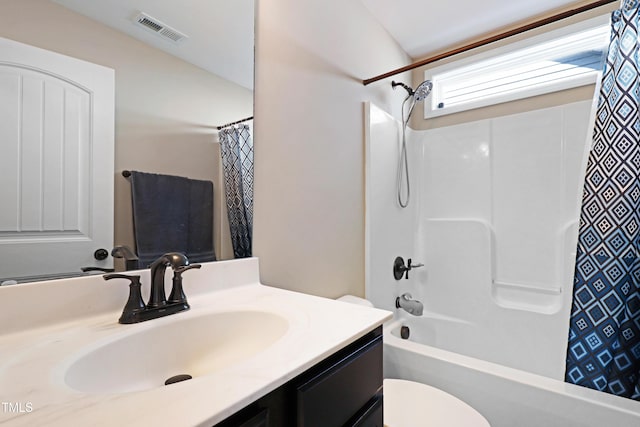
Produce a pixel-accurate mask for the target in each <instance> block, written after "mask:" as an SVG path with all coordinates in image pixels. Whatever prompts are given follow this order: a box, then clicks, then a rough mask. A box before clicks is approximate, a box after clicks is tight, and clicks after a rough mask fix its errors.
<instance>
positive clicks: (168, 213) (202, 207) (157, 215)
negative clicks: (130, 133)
mask: <svg viewBox="0 0 640 427" xmlns="http://www.w3.org/2000/svg"><path fill="white" fill-rule="evenodd" d="M130 179H131V200H132V202H133V228H134V234H135V241H136V251H137V253H138V258H139V261H138V263H139V268H147V267H149V264H151V263H152V262H153V261H155V260H156V259H157V258H158V257H159V256H161V255H162V254H164V253H167V252H181V253H183V254H185V255H186V256H187V258H189V261H190V262H206V261H215V260H216V256H215V252H214V250H213V183H212V182H211V181H200V180H195V179H189V178H184V177H181V176H173V175H159V174H153V173H144V172H137V171H131V178H130Z"/></svg>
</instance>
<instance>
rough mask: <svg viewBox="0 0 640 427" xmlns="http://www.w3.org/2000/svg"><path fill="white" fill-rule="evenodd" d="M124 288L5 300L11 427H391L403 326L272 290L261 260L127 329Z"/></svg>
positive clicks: (189, 279) (91, 287)
mask: <svg viewBox="0 0 640 427" xmlns="http://www.w3.org/2000/svg"><path fill="white" fill-rule="evenodd" d="M167 273H168V274H167V277H168V278H169V280H166V282H169V283H170V276H169V272H167ZM139 274H141V276H142V283H143V295H144V296H145V298H146V295H148V289H146V287H148V283H149V272H148V270H146V271H141V272H139ZM113 282H117V281H114V280H112V281H109V282H105V281H104V280H103V279H102V277H101V276H94V277H83V278H77V279H69V280H59V281H51V282H42V283H34V284H25V285H18V286H8V287H3V288H0V301H2V303H1V304H2V310H0V328H1V329H0V330H1V331H2V333H1V335H0V354H1V355H2V357H1V358H0V401H2V402H7V404H6V405H5V404H4V403H3V406H2V407H0V424H1V425H3V426H4V425H7V426H33V425H48V426H65V427H66V426H73V425H78V426H81V425H104V426H113V425H134V424H135V425H137V426H145V425H149V426H151V425H172V426H207V427H213V426H216V427H228V426H242V427H260V426H278V427H287V426H306V427H312V426H322V427H331V426H334V425H335V426H336V427H338V426H343V425H349V426H359V427H360V426H379V427H382V394H381V393H382V337H381V325H382V323H383V322H384V321H385V320H388V319H389V318H391V313H389V312H386V311H382V310H377V309H372V308H368V307H361V306H356V305H353V304H348V303H343V302H339V301H333V300H329V299H325V298H319V297H314V296H310V295H305V294H300V293H295V292H290V291H286V290H282V289H278V288H273V287H268V286H264V285H261V284H260V283H259V272H258V260H257V259H255V258H252V259H244V260H234V261H223V262H215V263H206V264H203V266H202V268H201V269H199V270H194V271H190V272H189V275H188V276H187V275H186V274H185V277H184V290H185V293H186V295H187V298H188V300H189V303H190V305H191V309H190V310H189V311H184V312H180V313H177V314H174V315H170V316H166V317H163V318H159V319H154V320H150V321H146V322H142V323H137V324H133V325H122V324H119V323H118V318H119V316H120V313H121V311H122V308H123V306H124V303H125V301H126V300H127V295H128V286H127V283H126V281H122V282H121V283H113ZM25 307H28V308H29V310H28V311H29V313H28V316H27V315H25V314H24V311H25ZM178 375H190V376H192V377H193V378H192V379H189V380H186V381H181V382H177V383H173V384H169V385H164V382H165V380H167V379H169V378H172V377H175V376H178Z"/></svg>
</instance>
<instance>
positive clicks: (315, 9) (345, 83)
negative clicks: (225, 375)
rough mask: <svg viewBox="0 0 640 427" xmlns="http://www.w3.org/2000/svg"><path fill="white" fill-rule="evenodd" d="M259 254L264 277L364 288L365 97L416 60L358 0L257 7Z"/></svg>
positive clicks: (385, 94)
mask: <svg viewBox="0 0 640 427" xmlns="http://www.w3.org/2000/svg"><path fill="white" fill-rule="evenodd" d="M256 14H257V17H256V69H255V117H256V119H255V122H254V129H255V135H256V138H255V159H256V163H255V181H256V184H255V222H254V243H253V247H254V254H255V255H257V256H258V257H260V268H261V276H262V277H261V279H262V281H263V282H265V283H267V284H273V285H276V286H281V287H284V288H289V289H294V290H299V291H303V292H308V293H312V294H316V295H323V296H328V297H337V296H340V295H343V294H346V293H351V294H355V295H363V294H364V148H363V138H364V125H363V102H364V101H368V100H372V101H374V102H376V103H377V104H378V105H380V106H382V107H383V108H385V109H387V110H390V111H391V110H394V109H395V111H396V112H397V111H399V110H398V108H399V104H398V102H397V97H396V96H394V94H393V91H392V90H391V87H390V80H389V81H385V82H380V83H378V84H375V85H372V86H369V87H364V86H363V85H362V83H361V80H362V79H364V78H368V77H371V76H374V75H377V74H380V73H383V72H385V71H388V70H390V69H393V68H396V67H399V66H402V65H405V64H407V63H408V62H409V58H408V57H407V56H406V54H405V53H404V52H403V51H402V50H401V49H400V48H399V47H398V46H397V45H396V43H395V42H394V41H393V40H392V39H391V37H390V36H389V35H388V34H387V33H386V32H385V31H384V30H383V29H382V28H381V27H380V26H379V25H378V24H377V22H376V21H375V20H374V19H373V18H372V17H371V16H370V15H369V12H368V11H367V10H366V9H365V8H364V6H363V5H362V4H361V3H360V2H359V1H358V0H307V1H298V0H264V1H260V2H258V3H257V5H256Z"/></svg>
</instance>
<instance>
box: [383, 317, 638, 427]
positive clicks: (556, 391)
mask: <svg viewBox="0 0 640 427" xmlns="http://www.w3.org/2000/svg"><path fill="white" fill-rule="evenodd" d="M402 326H407V327H408V328H409V333H410V335H409V338H408V339H402V338H401V327H402ZM465 328H468V329H469V330H470V331H469V332H467V333H465V330H464V329H465ZM469 333H470V334H473V327H472V325H469V324H468V323H465V322H458V321H456V320H455V319H443V318H442V317H438V316H434V317H430V314H429V313H425V315H423V316H421V317H407V318H398V319H395V320H393V321H391V322H390V323H388V324H387V325H385V330H384V375H385V378H399V379H405V380H412V381H418V382H421V383H424V384H428V385H431V386H434V387H437V388H439V389H441V390H444V391H446V392H448V393H450V394H452V395H454V396H456V397H458V398H460V399H462V400H464V401H465V402H467V403H468V404H470V405H471V406H473V407H474V408H475V409H476V410H477V411H478V412H480V413H481V414H482V415H483V416H484V417H485V418H486V419H487V420H488V421H489V422H490V423H491V426H492V427H591V426H592V427H639V426H640V402H637V401H633V400H630V399H625V398H621V397H617V396H613V395H610V394H606V393H601V392H598V391H595V390H590V389H587V388H584V387H580V386H576V385H573V384H567V383H565V382H564V381H562V379H560V378H558V379H552V378H549V377H545V376H542V375H538V374H534V373H531V372H526V371H523V370H519V369H515V368H511V367H507V366H504V365H501V364H497V363H492V362H488V361H485V360H482V359H478V358H474V357H471V356H468V355H465V354H461V353H462V352H464V349H463V348H462V347H463V345H464V343H460V341H463V340H457V343H456V344H455V352H454V351H451V350H452V349H454V347H452V346H453V344H451V343H453V342H456V340H455V339H448V340H443V339H442V337H449V338H451V337H456V336H458V337H460V336H465V335H467V334H469ZM438 337H440V338H438ZM436 345H442V346H444V347H447V348H448V349H443V348H438V347H436ZM470 353H472V352H470Z"/></svg>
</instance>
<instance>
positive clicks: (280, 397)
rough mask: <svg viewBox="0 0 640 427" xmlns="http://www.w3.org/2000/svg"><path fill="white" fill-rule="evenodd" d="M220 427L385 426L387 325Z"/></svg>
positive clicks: (217, 426) (224, 422)
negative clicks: (384, 336) (384, 344)
mask: <svg viewBox="0 0 640 427" xmlns="http://www.w3.org/2000/svg"><path fill="white" fill-rule="evenodd" d="M215 427H383V418H382V327H378V328H377V329H375V330H374V331H372V332H370V333H368V334H367V335H365V336H364V337H362V338H360V339H359V340H357V341H356V342H354V343H352V344H350V345H348V346H346V347H345V348H343V349H342V350H339V351H338V352H336V353H334V354H333V355H332V356H329V357H328V358H327V359H325V360H323V361H322V362H320V363H318V364H317V365H315V366H313V367H312V368H310V369H308V370H307V371H305V372H304V373H302V374H300V375H298V376H297V377H296V378H294V379H292V380H291V381H289V382H287V383H286V384H284V385H282V386H281V387H279V388H278V389H276V390H274V391H272V392H271V393H269V394H267V395H266V396H264V397H262V398H261V399H259V400H257V401H256V402H254V403H252V404H251V405H249V406H247V407H246V408H244V409H243V410H241V411H239V412H238V413H236V414H234V415H232V416H231V417H229V418H227V419H226V420H225V421H222V422H221V423H218V424H216V426H215Z"/></svg>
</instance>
